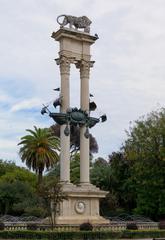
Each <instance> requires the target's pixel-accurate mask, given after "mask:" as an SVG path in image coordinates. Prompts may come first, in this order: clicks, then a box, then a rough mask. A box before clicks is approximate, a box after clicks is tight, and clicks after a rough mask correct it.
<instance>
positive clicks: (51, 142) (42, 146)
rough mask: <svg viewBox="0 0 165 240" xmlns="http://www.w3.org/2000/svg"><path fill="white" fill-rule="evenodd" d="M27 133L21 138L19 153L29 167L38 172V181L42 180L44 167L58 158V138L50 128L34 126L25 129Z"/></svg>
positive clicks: (51, 164)
mask: <svg viewBox="0 0 165 240" xmlns="http://www.w3.org/2000/svg"><path fill="white" fill-rule="evenodd" d="M27 131H28V132H29V134H28V135H26V136H24V137H22V138H21V142H20V143H19V144H18V145H22V147H21V148H20V151H19V154H20V157H21V159H22V161H23V162H25V164H26V165H27V167H28V168H29V169H32V170H34V171H36V173H38V183H39V184H40V183H41V181H42V174H43V171H44V169H45V168H46V169H47V170H48V169H49V168H50V167H53V165H54V164H55V163H56V162H57V161H58V160H59V156H58V151H59V139H58V138H57V137H54V136H52V133H51V131H50V130H48V129H46V128H44V129H41V128H37V127H34V130H30V129H28V130H27Z"/></svg>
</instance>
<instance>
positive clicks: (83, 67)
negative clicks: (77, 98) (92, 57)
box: [75, 60, 94, 78]
mask: <svg viewBox="0 0 165 240" xmlns="http://www.w3.org/2000/svg"><path fill="white" fill-rule="evenodd" d="M75 65H76V68H79V69H80V77H81V78H89V74H90V68H91V67H93V65H94V61H85V60H81V61H77V63H76V64H75Z"/></svg>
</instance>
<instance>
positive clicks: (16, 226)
mask: <svg viewBox="0 0 165 240" xmlns="http://www.w3.org/2000/svg"><path fill="white" fill-rule="evenodd" d="M28 223H33V224H36V225H37V230H42V231H47V230H51V225H48V224H42V223H38V222H4V224H5V230H27V224H28ZM128 223H135V224H136V225H137V227H138V229H158V223H157V222H132V221H131V222H117V221H116V222H115V221H110V223H109V224H105V225H96V224H94V225H93V229H94V230H95V231H107V230H110V231H122V230H125V229H126V225H127V224H128ZM55 230H56V231H58V232H61V231H78V230H79V225H56V226H55Z"/></svg>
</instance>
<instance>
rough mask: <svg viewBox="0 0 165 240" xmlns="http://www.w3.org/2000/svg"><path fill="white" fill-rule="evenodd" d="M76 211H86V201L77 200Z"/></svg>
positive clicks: (81, 212) (80, 212)
mask: <svg viewBox="0 0 165 240" xmlns="http://www.w3.org/2000/svg"><path fill="white" fill-rule="evenodd" d="M75 211H76V212H77V213H78V214H83V213H84V212H85V203H84V202H83V201H77V202H76V203H75Z"/></svg>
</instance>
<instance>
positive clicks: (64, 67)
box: [55, 55, 74, 74]
mask: <svg viewBox="0 0 165 240" xmlns="http://www.w3.org/2000/svg"><path fill="white" fill-rule="evenodd" d="M55 61H56V64H57V65H59V66H60V72H61V74H70V64H71V63H73V62H74V58H69V57H66V56H64V55H60V57H59V58H56V59H55Z"/></svg>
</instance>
